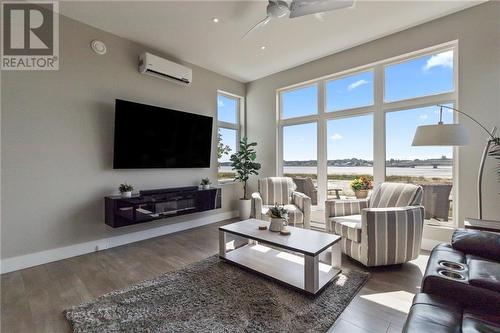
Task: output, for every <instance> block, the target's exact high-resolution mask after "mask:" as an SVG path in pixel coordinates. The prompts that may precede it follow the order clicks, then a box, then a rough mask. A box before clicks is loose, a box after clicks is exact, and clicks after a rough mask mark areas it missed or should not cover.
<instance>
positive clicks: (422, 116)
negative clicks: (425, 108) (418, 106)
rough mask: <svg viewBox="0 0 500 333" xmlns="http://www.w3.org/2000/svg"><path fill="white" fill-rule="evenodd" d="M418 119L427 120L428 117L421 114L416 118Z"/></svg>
mask: <svg viewBox="0 0 500 333" xmlns="http://www.w3.org/2000/svg"><path fill="white" fill-rule="evenodd" d="M418 117H419V118H420V119H427V118H429V116H428V115H426V114H421V115H420V116H418Z"/></svg>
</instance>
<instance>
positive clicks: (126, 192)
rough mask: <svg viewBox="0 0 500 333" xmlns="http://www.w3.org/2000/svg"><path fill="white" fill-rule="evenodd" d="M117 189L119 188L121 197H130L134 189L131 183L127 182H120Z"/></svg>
mask: <svg viewBox="0 0 500 333" xmlns="http://www.w3.org/2000/svg"><path fill="white" fill-rule="evenodd" d="M118 189H119V190H120V193H121V195H122V198H131V197H132V191H133V190H134V187H133V186H132V185H130V184H127V183H124V184H120V187H119V188H118Z"/></svg>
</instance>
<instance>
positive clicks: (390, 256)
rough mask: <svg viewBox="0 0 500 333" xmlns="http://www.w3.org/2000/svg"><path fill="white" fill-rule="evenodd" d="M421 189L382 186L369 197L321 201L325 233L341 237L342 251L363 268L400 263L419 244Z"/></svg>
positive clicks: (410, 257) (417, 249)
mask: <svg viewBox="0 0 500 333" xmlns="http://www.w3.org/2000/svg"><path fill="white" fill-rule="evenodd" d="M421 203H422V188H421V187H420V186H417V185H412V184H399V183H382V184H380V185H379V186H377V187H376V188H375V189H374V190H373V193H372V195H371V196H370V198H368V199H363V200H328V201H326V202H325V215H326V216H325V217H326V219H325V223H326V230H327V231H328V232H330V233H334V234H337V235H339V236H341V237H342V243H341V244H342V252H344V253H345V254H347V255H348V256H350V257H351V258H353V259H355V260H357V261H359V262H361V263H362V264H363V265H365V266H383V265H394V264H401V263H404V262H407V261H410V260H413V259H415V258H417V257H418V254H419V252H420V245H421V243H422V230H423V224H424V207H422V206H421Z"/></svg>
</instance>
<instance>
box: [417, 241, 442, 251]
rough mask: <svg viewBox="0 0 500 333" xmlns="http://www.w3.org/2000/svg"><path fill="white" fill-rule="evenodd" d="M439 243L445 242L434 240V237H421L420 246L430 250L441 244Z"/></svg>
mask: <svg viewBox="0 0 500 333" xmlns="http://www.w3.org/2000/svg"><path fill="white" fill-rule="evenodd" d="M441 243H446V242H443V241H440V240H436V239H429V238H422V245H421V247H420V248H421V249H422V250H427V251H431V250H432V249H433V248H434V247H435V246H436V245H438V244H441Z"/></svg>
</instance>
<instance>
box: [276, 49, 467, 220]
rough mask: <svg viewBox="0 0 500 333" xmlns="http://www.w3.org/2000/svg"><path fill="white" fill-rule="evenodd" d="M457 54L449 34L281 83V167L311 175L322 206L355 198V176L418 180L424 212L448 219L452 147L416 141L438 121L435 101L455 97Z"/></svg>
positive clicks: (451, 102)
mask: <svg viewBox="0 0 500 333" xmlns="http://www.w3.org/2000/svg"><path fill="white" fill-rule="evenodd" d="M456 56H457V47H456V43H455V42H450V43H447V44H443V45H440V46H437V47H434V48H429V49H427V50H422V51H419V52H413V53H412V54H409V55H403V56H400V57H396V58H393V59H388V60H384V61H380V62H377V63H375V64H371V65H367V66H363V67H359V68H357V69H354V70H349V71H344V72H342V73H338V74H333V75H331V76H328V77H324V78H321V79H318V80H315V81H310V82H308V83H304V84H298V85H296V86H293V87H289V88H283V89H279V90H278V97H279V98H278V103H279V105H278V106H279V108H278V110H277V112H278V117H279V118H278V133H279V147H280V149H278V152H279V153H280V154H281V155H280V156H279V158H278V174H284V175H289V176H292V177H295V178H298V177H302V178H310V179H311V181H312V182H313V183H314V188H313V189H311V188H310V187H309V190H308V191H310V193H306V194H308V195H317V198H318V200H317V202H318V209H320V208H321V206H322V205H323V203H324V200H327V199H332V198H336V199H340V200H343V199H350V198H353V197H354V195H355V193H353V191H352V190H351V188H350V182H351V181H352V180H353V179H354V178H355V177H359V176H366V177H368V178H372V179H373V180H374V183H375V185H376V184H379V183H381V182H383V181H393V182H406V183H414V184H418V185H421V186H422V187H423V188H424V205H425V206H426V219H427V220H434V221H436V220H440V221H450V220H451V216H452V211H453V209H452V207H453V205H455V206H456V203H454V202H453V198H454V195H453V193H454V191H456V186H457V182H456V181H454V179H453V165H454V162H453V152H454V149H453V148H451V147H412V145H411V143H412V140H413V136H414V134H415V131H416V128H417V127H418V126H420V125H425V124H437V122H438V120H439V110H438V108H437V107H436V105H437V104H448V105H455V104H456V101H457V100H458V93H457V91H456V81H457V68H456V64H457V61H456ZM443 121H444V122H445V123H452V122H453V121H454V117H453V114H452V113H451V112H449V111H446V110H445V111H444V117H443ZM297 182H302V181H299V180H298V181H297ZM313 191H314V193H313ZM318 216H319V215H318ZM317 222H319V221H317Z"/></svg>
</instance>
